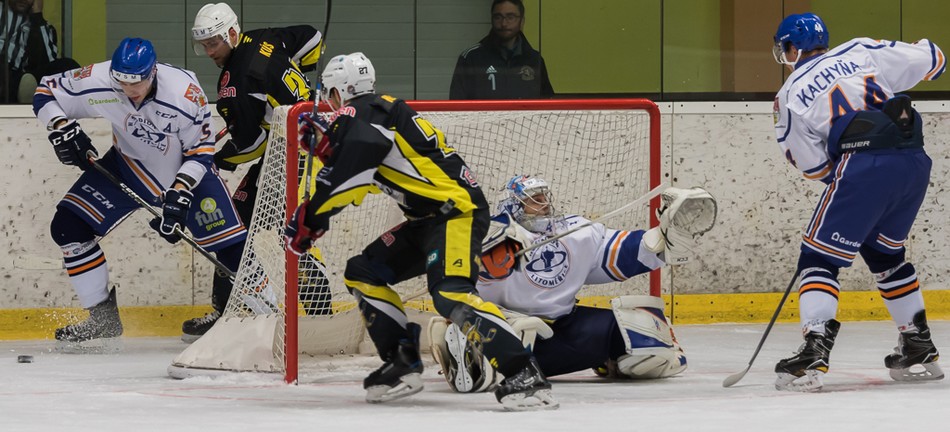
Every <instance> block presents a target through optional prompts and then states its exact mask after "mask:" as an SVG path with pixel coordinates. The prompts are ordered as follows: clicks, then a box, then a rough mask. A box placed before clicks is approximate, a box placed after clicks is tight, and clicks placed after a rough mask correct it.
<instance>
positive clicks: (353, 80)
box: [320, 52, 376, 102]
mask: <svg viewBox="0 0 950 432" xmlns="http://www.w3.org/2000/svg"><path fill="white" fill-rule="evenodd" d="M321 79H322V82H323V89H322V90H321V93H320V98H321V99H322V100H323V101H324V102H328V101H329V100H330V90H331V89H336V90H337V92H339V93H340V98H341V99H342V101H343V102H346V101H348V100H350V99H353V98H355V97H357V96H360V95H364V94H369V93H375V92H376V69H375V68H373V63H371V62H370V61H369V59H368V58H366V56H365V55H363V53H361V52H356V53H352V54H340V55H338V56H336V57H333V58H332V59H330V61H329V62H328V63H327V67H326V69H324V70H323V75H321Z"/></svg>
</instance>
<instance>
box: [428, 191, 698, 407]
mask: <svg viewBox="0 0 950 432" xmlns="http://www.w3.org/2000/svg"><path fill="white" fill-rule="evenodd" d="M661 196H662V200H663V205H662V207H661V209H660V210H659V211H658V216H659V218H660V225H659V226H658V227H655V228H653V229H650V230H647V231H643V230H635V231H624V230H615V229H610V228H607V227H605V226H604V225H602V224H600V223H591V221H589V220H587V219H585V218H583V217H581V216H577V215H564V214H561V213H559V212H558V211H557V209H556V207H555V205H554V202H553V197H552V193H551V190H550V188H549V187H548V183H547V182H546V181H544V180H543V179H541V178H538V177H529V176H515V177H514V178H512V179H511V180H509V181H508V183H507V185H506V186H505V198H504V199H503V200H502V201H501V202H500V203H499V205H498V215H496V216H495V217H493V218H492V225H491V228H489V234H488V235H487V236H486V238H485V240H484V241H483V252H482V266H483V268H482V269H481V272H480V273H479V282H478V285H477V289H478V292H479V294H480V295H481V296H482V298H484V299H485V300H487V301H491V302H493V303H495V304H497V305H499V306H500V307H502V308H503V310H504V311H505V316H506V317H507V319H508V321H509V323H510V324H511V326H512V328H514V329H515V331H516V332H518V333H519V334H520V336H521V338H522V342H523V343H524V345H525V347H526V348H528V349H531V350H532V351H533V352H534V355H535V357H536V358H537V360H538V364H539V366H540V368H541V370H542V371H543V372H544V374H545V375H546V376H555V375H562V374H567V373H572V372H577V371H582V370H586V369H594V371H595V372H596V373H597V374H598V375H601V376H606V377H611V378H631V379H652V378H663V377H669V376H673V375H676V374H679V373H682V372H683V371H685V370H686V367H687V362H686V355H685V353H684V351H683V349H682V348H681V347H680V345H679V343H678V342H677V341H676V337H675V336H674V333H673V328H672V326H670V324H669V322H668V320H667V318H666V317H665V315H664V303H663V300H662V299H660V298H657V297H650V296H621V297H617V298H614V299H613V300H612V301H611V309H602V308H594V307H586V306H579V305H577V304H576V298H577V294H578V292H579V291H580V290H581V288H582V287H583V286H584V285H585V284H601V283H610V282H617V281H623V280H626V279H628V278H630V277H633V276H635V275H638V274H642V273H647V272H650V271H651V270H654V269H656V268H659V267H661V266H663V265H664V264H682V263H685V262H688V260H689V256H690V255H691V251H692V249H693V247H694V246H695V241H696V238H698V237H699V236H701V235H702V234H703V233H705V232H707V231H708V230H709V229H711V228H712V226H713V225H714V223H715V219H716V201H715V199H714V198H713V197H712V196H711V195H709V193H707V192H706V191H705V190H703V189H700V188H693V189H677V188H668V189H666V190H665V191H664V192H663V193H662V195H661ZM578 227H581V228H580V229H577V230H576V231H574V232H572V233H570V234H568V235H566V236H564V237H562V238H560V239H558V240H557V241H554V242H550V243H547V244H544V245H541V246H536V247H533V248H532V249H531V250H527V251H525V253H524V254H523V255H521V256H520V257H519V256H518V251H520V250H522V249H525V248H528V247H529V246H530V245H534V244H539V243H541V242H543V241H544V240H545V239H548V238H550V237H552V236H555V235H557V234H559V233H564V232H567V231H569V230H572V229H576V228H578ZM428 332H429V341H430V343H431V345H432V346H431V349H432V354H433V357H435V360H436V361H437V362H438V363H439V364H440V365H441V367H442V371H443V374H444V376H445V378H446V380H447V381H448V383H449V385H450V387H451V388H452V389H453V390H455V391H458V392H479V391H488V390H489V389H491V388H492V387H493V386H494V385H495V384H496V383H497V382H499V381H500V380H501V379H502V378H503V377H501V376H500V375H499V374H498V373H497V371H495V370H494V368H492V367H491V365H490V364H489V363H488V359H487V358H486V357H484V356H483V355H482V354H481V352H480V350H479V348H480V347H479V345H480V341H479V340H478V337H477V336H475V334H474V333H473V332H470V331H469V329H466V328H464V327H460V326H458V325H455V324H453V323H451V322H449V321H447V320H445V319H444V318H442V317H435V318H433V319H432V320H431V321H430V322H429V326H428Z"/></svg>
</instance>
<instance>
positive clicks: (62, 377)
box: [0, 322, 950, 432]
mask: <svg viewBox="0 0 950 432" xmlns="http://www.w3.org/2000/svg"><path fill="white" fill-rule="evenodd" d="M931 326H932V328H933V333H934V338H935V342H936V344H937V347H938V349H940V350H941V351H944V352H948V351H950V344H948V343H947V342H950V322H933V323H931ZM764 328H765V326H764V325H704V326H678V327H677V329H676V330H677V336H678V339H679V340H680V342H681V343H682V344H683V347H684V348H685V349H686V353H687V356H688V359H689V364H690V366H689V369H688V370H687V371H686V373H685V374H684V375H683V376H680V377H674V378H669V379H664V380H654V381H641V382H608V381H605V380H603V379H600V378H597V377H596V376H594V375H593V373H592V372H589V371H584V372H578V373H575V374H571V375H568V376H561V377H555V378H554V379H553V380H552V381H553V382H554V394H555V396H556V397H557V398H558V399H559V401H560V402H561V408H560V409H559V410H557V411H541V412H527V413H509V412H504V411H503V410H502V408H501V405H500V404H498V403H497V402H495V398H494V396H493V395H491V394H485V393H482V394H464V395H463V394H456V393H452V392H451V391H450V390H449V387H448V385H447V384H446V383H445V381H444V380H442V378H441V376H439V375H438V367H437V366H434V365H433V364H432V363H431V358H429V357H428V356H426V360H427V369H426V372H425V374H424V378H426V389H425V390H424V391H423V392H422V393H420V394H417V395H415V396H411V397H409V398H407V399H404V400H401V401H397V402H393V403H390V404H385V405H370V404H367V403H366V402H364V401H363V396H364V391H363V389H362V379H363V377H364V376H365V375H366V374H368V373H369V372H370V371H371V370H372V369H375V368H376V367H378V366H379V364H380V362H379V360H378V359H376V358H373V357H335V358H330V359H307V360H305V361H304V362H305V363H307V364H308V365H309V368H308V369H307V370H306V371H303V372H302V373H301V383H300V384H299V385H296V386H289V385H285V384H283V383H282V382H281V381H280V379H279V377H273V376H271V377H262V376H260V375H253V374H235V375H231V376H227V377H218V378H213V379H212V378H192V379H187V380H181V381H179V380H174V379H171V378H169V377H168V376H167V374H166V371H165V370H166V367H167V366H168V365H169V363H170V362H171V360H172V359H173V358H174V357H175V355H176V354H177V353H178V352H180V351H181V350H182V349H183V348H184V346H185V345H184V343H182V342H180V341H178V340H177V339H171V338H123V339H122V341H123V344H124V349H123V351H122V352H120V353H118V354H108V355H91V354H83V355H75V354H61V353H58V352H53V351H51V349H52V348H53V347H54V346H55V342H53V341H45V340H44V341H6V342H0V365H2V366H0V431H45V430H50V431H53V430H55V431H119V430H128V431H136V432H140V431H157V430H161V431H166V432H171V431H204V432H206V431H263V430H274V431H276V430H282V431H296V430H308V431H334V432H335V431H351V430H352V431H361V432H400V431H413V432H415V431H438V432H458V431H480V432H490V431H545V432H547V431H577V432H581V431H584V432H587V431H611V432H612V431H656V432H669V431H691V432H701V431H729V432H735V431H769V432H772V431H806V432H810V431H836V432H837V431H862V432H868V431H895V430H907V431H924V430H931V431H936V430H948V429H947V428H948V427H950V426H947V425H948V424H950V423H948V419H950V414H948V411H944V410H947V409H948V407H950V382H948V380H942V381H936V382H927V383H897V382H894V381H892V380H891V379H890V378H889V377H888V375H887V370H886V369H885V368H884V366H883V358H884V356H885V355H886V354H888V353H889V352H890V351H891V349H892V348H893V347H894V345H895V343H896V340H897V332H896V330H895V329H894V325H893V324H892V323H891V322H861V323H853V322H846V323H843V324H842V328H841V333H840V334H839V336H838V340H837V343H836V345H835V348H834V351H833V352H832V355H831V371H830V373H829V374H828V375H827V376H826V377H825V383H826V385H825V389H824V390H823V391H822V392H820V393H816V394H800V393H788V392H779V391H776V390H774V389H773V387H772V382H773V379H774V374H773V373H772V367H773V366H774V364H775V362H776V361H777V360H779V359H780V358H782V357H786V356H788V355H789V354H791V353H792V352H793V351H794V350H795V349H796V348H797V347H798V345H799V344H800V343H801V336H800V333H799V330H798V326H797V325H794V324H780V325H777V326H776V327H775V328H774V329H773V333H772V335H770V337H769V340H768V341H767V342H766V344H765V346H764V347H763V349H762V352H761V353H760V354H759V358H758V359H757V361H756V363H755V365H754V366H753V368H752V370H751V371H750V372H749V374H748V375H746V377H745V378H744V379H743V380H742V381H740V382H739V383H738V384H737V385H736V386H735V387H733V388H728V389H725V388H722V385H721V383H722V380H723V379H724V378H725V377H726V376H728V375H729V374H732V373H735V372H738V371H740V370H742V369H743V368H744V367H745V366H746V364H747V363H748V360H749V357H750V355H751V354H752V350H753V349H754V348H755V345H756V343H757V342H758V340H759V337H760V336H761V334H762V331H763V330H764ZM22 354H26V355H33V356H34V362H33V363H17V362H16V358H17V356H18V355H22ZM945 368H946V366H945Z"/></svg>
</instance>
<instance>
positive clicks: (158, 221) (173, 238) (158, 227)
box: [148, 217, 181, 244]
mask: <svg viewBox="0 0 950 432" xmlns="http://www.w3.org/2000/svg"><path fill="white" fill-rule="evenodd" d="M148 226H150V227H152V229H153V230H155V232H157V233H158V235H160V236H162V238H163V239H165V241H167V242H169V243H171V244H175V243H178V241H179V240H181V236H179V235H178V234H172V235H164V234H162V218H160V217H157V218H154V219H152V220H150V221H148Z"/></svg>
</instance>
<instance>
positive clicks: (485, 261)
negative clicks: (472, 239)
mask: <svg viewBox="0 0 950 432" xmlns="http://www.w3.org/2000/svg"><path fill="white" fill-rule="evenodd" d="M530 243H531V238H530V237H529V235H528V234H527V233H526V231H525V230H524V229H523V228H521V226H520V225H518V223H517V222H515V221H514V220H512V219H511V215H509V214H508V213H501V214H499V215H498V216H495V217H493V218H492V220H491V224H490V225H489V226H488V234H486V235H485V240H483V241H482V259H481V263H482V267H483V269H484V272H482V277H487V278H489V279H504V278H506V277H508V276H510V275H511V273H512V272H514V269H515V267H516V266H517V264H518V258H517V256H515V254H516V253H518V251H520V250H522V249H524V248H525V246H526V245H528V244H530Z"/></svg>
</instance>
